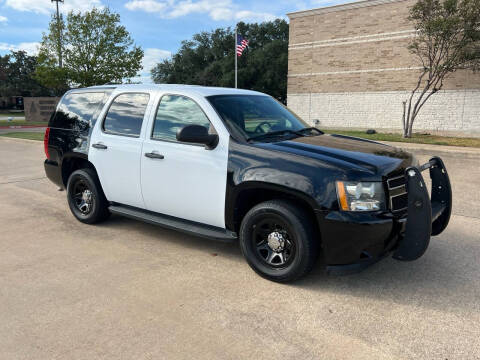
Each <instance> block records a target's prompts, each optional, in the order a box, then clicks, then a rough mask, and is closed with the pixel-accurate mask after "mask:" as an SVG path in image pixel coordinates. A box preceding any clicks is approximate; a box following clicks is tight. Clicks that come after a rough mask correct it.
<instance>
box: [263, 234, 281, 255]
mask: <svg viewBox="0 0 480 360" xmlns="http://www.w3.org/2000/svg"><path fill="white" fill-rule="evenodd" d="M267 244H268V246H269V247H270V249H272V250H273V251H275V252H281V251H283V249H285V237H284V236H283V234H282V233H281V232H278V231H274V232H272V233H270V234H268V238H267Z"/></svg>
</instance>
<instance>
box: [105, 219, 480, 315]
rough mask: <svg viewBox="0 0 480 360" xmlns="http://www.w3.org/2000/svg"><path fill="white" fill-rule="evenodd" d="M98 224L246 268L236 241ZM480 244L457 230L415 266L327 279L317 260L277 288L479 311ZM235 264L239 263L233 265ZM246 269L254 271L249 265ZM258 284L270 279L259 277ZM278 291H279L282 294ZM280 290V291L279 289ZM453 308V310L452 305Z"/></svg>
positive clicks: (390, 264)
mask: <svg viewBox="0 0 480 360" xmlns="http://www.w3.org/2000/svg"><path fill="white" fill-rule="evenodd" d="M99 226H108V227H113V228H115V229H116V230H125V231H134V232H135V233H138V234H140V235H141V236H139V237H138V238H140V239H142V240H138V239H137V237H132V238H131V239H129V240H128V241H129V242H130V241H135V240H138V241H151V242H152V245H153V247H158V245H156V244H155V242H157V241H162V242H168V243H171V244H175V245H176V246H181V247H185V248H189V249H195V250H198V251H201V252H205V253H209V254H211V255H215V256H217V255H218V256H221V257H224V258H225V259H228V260H229V261H231V262H233V263H235V264H244V263H245V260H244V259H243V256H242V254H241V251H240V248H239V246H238V243H237V242H234V243H223V242H218V241H213V240H208V239H205V238H202V237H197V236H192V235H188V234H184V233H181V232H179V231H175V230H169V229H165V228H161V227H159V226H155V225H151V224H146V223H143V222H139V221H136V220H131V219H127V218H124V217H120V216H112V217H111V219H110V220H109V221H107V222H106V223H104V224H101V225H99ZM479 257H480V243H479V242H478V239H476V238H475V236H474V235H473V234H472V233H471V232H469V231H468V229H465V230H462V229H459V227H458V226H456V227H455V228H452V229H447V231H445V233H444V234H442V235H440V236H438V237H434V238H432V240H431V243H430V247H429V248H428V250H427V252H426V253H425V255H424V256H423V257H422V258H420V259H418V260H416V261H412V262H401V261H397V260H394V259H392V258H386V259H384V260H382V261H380V262H378V263H376V264H374V265H372V266H371V267H369V268H367V269H365V270H364V271H362V272H360V273H357V274H351V275H345V276H335V275H327V274H326V271H325V264H324V263H323V261H322V260H321V258H319V261H318V263H317V264H316V266H315V268H314V269H313V271H312V273H311V274H309V275H308V276H306V277H305V278H303V279H300V280H298V281H296V282H294V283H291V284H286V285H285V284H275V283H270V284H271V285H272V286H278V287H280V288H281V287H284V286H287V287H293V288H298V289H303V290H306V291H318V292H322V293H325V292H329V293H335V294H339V295H342V296H353V297H357V298H372V299H374V300H380V301H382V300H384V301H388V302H392V303H397V304H404V305H412V304H416V305H417V306H423V307H427V308H430V309H441V310H442V311H445V309H446V308H448V309H449V311H451V312H457V311H459V312H461V311H462V310H463V309H472V308H474V309H478V310H479V311H480V302H479V301H478V299H479V297H480V290H479V289H480V278H479V276H478V274H480V263H479V262H478V260H477V259H478V258H479ZM235 266H236V265H235ZM244 269H245V270H246V271H251V270H250V269H248V268H247V267H245V268H244ZM258 281H266V280H263V279H261V278H260V277H259V278H258ZM280 288H279V290H280ZM280 291H281V290H280ZM452 304H454V306H452Z"/></svg>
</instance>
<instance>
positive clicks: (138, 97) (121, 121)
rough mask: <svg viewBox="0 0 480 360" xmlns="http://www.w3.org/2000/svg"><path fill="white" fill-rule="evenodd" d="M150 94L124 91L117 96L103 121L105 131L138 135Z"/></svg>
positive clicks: (115, 133)
mask: <svg viewBox="0 0 480 360" xmlns="http://www.w3.org/2000/svg"><path fill="white" fill-rule="evenodd" d="M149 98H150V95H148V94H137V93H126V94H121V95H119V96H117V97H116V98H115V99H114V100H113V102H112V105H110V108H109V109H108V112H107V115H106V116H105V120H104V122H103V130H104V131H105V132H106V133H109V134H114V135H124V136H134V137H139V136H140V130H141V128H142V122H143V117H144V116H145V110H146V108H147V104H148V100H149Z"/></svg>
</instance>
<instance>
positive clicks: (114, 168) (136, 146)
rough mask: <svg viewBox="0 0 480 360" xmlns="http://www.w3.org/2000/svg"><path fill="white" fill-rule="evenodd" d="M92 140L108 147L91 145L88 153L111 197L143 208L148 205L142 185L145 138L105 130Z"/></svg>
mask: <svg viewBox="0 0 480 360" xmlns="http://www.w3.org/2000/svg"><path fill="white" fill-rule="evenodd" d="M91 142H92V144H98V143H101V144H104V145H106V146H107V149H96V148H92V147H90V151H89V154H88V158H89V160H90V161H91V162H92V163H93V165H94V166H95V169H97V173H98V177H99V179H100V183H101V184H102V188H103V191H104V193H105V196H106V197H107V199H108V200H109V201H115V202H118V203H121V204H125V205H130V206H136V207H140V208H143V207H144V206H145V204H144V202H143V198H142V195H141V194H142V190H141V187H140V161H141V153H142V142H143V140H142V139H140V138H130V137H126V136H117V135H109V134H104V133H101V134H98V135H97V136H95V137H94V136H93V135H92V138H91Z"/></svg>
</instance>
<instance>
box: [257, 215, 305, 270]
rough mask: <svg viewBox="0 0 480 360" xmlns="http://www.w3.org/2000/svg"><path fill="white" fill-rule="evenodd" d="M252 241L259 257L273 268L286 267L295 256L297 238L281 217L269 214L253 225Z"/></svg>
mask: <svg viewBox="0 0 480 360" xmlns="http://www.w3.org/2000/svg"><path fill="white" fill-rule="evenodd" d="M252 235H253V236H252V241H254V242H255V247H256V250H257V255H258V256H259V259H260V260H262V261H264V262H265V264H267V265H269V266H272V267H278V268H280V267H286V266H288V265H289V264H290V263H291V261H292V259H293V258H294V256H295V248H296V246H295V238H294V237H293V236H292V232H291V231H289V226H288V224H286V223H285V222H284V221H283V220H282V218H281V217H279V216H276V215H275V214H268V215H264V216H263V217H260V219H258V220H257V223H256V224H254V225H253V234H252Z"/></svg>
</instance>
